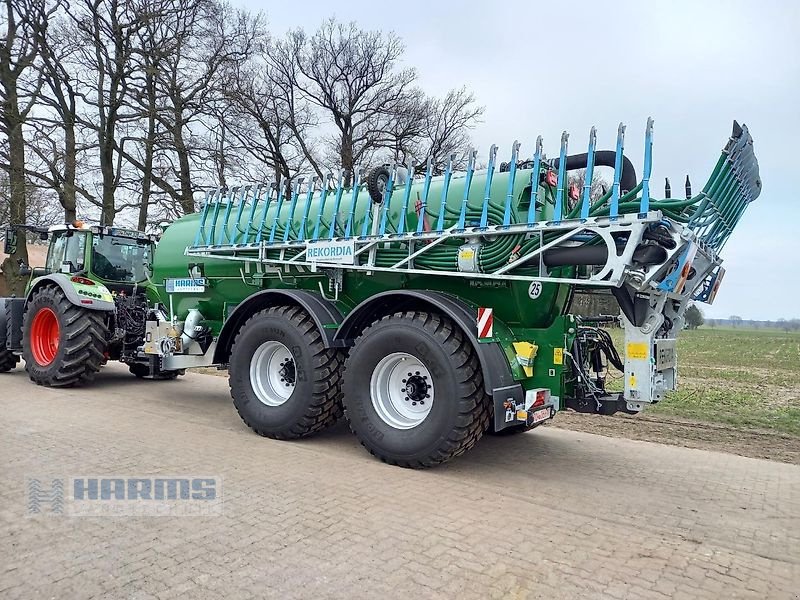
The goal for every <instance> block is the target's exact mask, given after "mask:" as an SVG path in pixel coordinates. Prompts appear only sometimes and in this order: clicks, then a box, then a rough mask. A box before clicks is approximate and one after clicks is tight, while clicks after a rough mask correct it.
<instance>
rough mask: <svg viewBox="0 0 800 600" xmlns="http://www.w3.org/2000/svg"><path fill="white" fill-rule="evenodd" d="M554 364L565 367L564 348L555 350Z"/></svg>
mask: <svg viewBox="0 0 800 600" xmlns="http://www.w3.org/2000/svg"><path fill="white" fill-rule="evenodd" d="M553 364H554V365H563V364H564V349H563V348H553Z"/></svg>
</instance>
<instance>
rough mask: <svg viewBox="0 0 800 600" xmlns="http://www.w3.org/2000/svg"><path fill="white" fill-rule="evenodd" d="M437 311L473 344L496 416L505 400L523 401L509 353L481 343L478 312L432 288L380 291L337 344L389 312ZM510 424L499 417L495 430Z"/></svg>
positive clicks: (342, 330)
mask: <svg viewBox="0 0 800 600" xmlns="http://www.w3.org/2000/svg"><path fill="white" fill-rule="evenodd" d="M431 309H433V310H436V311H438V312H441V313H444V314H445V315H447V316H448V317H450V318H451V319H452V320H453V321H455V322H456V323H457V324H458V325H459V326H460V327H461V329H462V330H463V332H464V334H465V335H466V336H467V338H468V339H469V340H470V342H471V343H472V346H473V348H474V349H475V353H476V354H477V355H478V360H479V361H480V363H481V370H482V371H483V381H484V385H485V387H486V391H487V392H488V393H489V394H491V395H492V398H493V400H494V407H495V411H494V412H495V415H497V414H501V413H502V414H505V411H504V408H503V406H504V403H505V402H506V401H511V402H514V403H520V402H523V401H524V399H525V392H524V390H523V389H522V385H521V384H520V383H518V382H517V381H515V380H514V376H513V374H512V373H511V368H510V367H509V364H508V361H507V360H506V356H505V353H504V352H503V349H502V347H501V346H500V344H498V343H496V342H494V343H487V344H481V343H478V337H477V331H476V320H475V319H476V311H475V309H474V308H472V307H470V306H469V305H468V304H467V303H466V302H464V301H463V300H461V299H459V298H456V297H455V296H451V295H449V294H445V293H442V292H434V291H429V290H391V291H388V292H383V293H380V294H376V295H375V296H373V297H371V298H369V299H368V300H365V301H364V302H362V303H361V304H359V305H358V306H357V307H356V308H354V309H353V310H352V311H350V312H349V313H348V315H347V317H346V318H345V320H344V321H343V322H342V324H341V326H340V327H339V329H338V331H337V332H336V335H335V336H334V341H335V345H337V346H341V345H343V346H351V345H352V344H353V341H354V340H355V338H356V337H357V336H358V335H359V334H360V333H361V331H362V330H363V329H364V328H365V327H366V326H367V325H369V324H370V323H372V322H373V321H375V319H376V318H380V317H382V316H385V315H387V314H391V313H394V312H398V311H402V310H431ZM504 427H506V423H505V422H503V421H502V420H501V421H497V419H495V430H500V429H503V428H504Z"/></svg>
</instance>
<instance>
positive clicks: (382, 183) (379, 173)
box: [367, 167, 391, 204]
mask: <svg viewBox="0 0 800 600" xmlns="http://www.w3.org/2000/svg"><path fill="white" fill-rule="evenodd" d="M390 176H391V173H390V172H389V168H388V167H375V168H374V169H372V170H371V171H370V172H369V174H368V175H367V191H368V192H369V197H370V198H372V201H373V202H374V203H375V204H380V203H381V202H383V194H384V192H386V186H387V185H388V184H389V177H390Z"/></svg>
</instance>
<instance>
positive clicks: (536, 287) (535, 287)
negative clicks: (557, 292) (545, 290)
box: [528, 281, 542, 300]
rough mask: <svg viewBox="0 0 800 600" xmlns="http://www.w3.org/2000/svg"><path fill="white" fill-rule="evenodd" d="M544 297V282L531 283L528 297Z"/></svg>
mask: <svg viewBox="0 0 800 600" xmlns="http://www.w3.org/2000/svg"><path fill="white" fill-rule="evenodd" d="M541 295H542V282H541V281H531V285H530V287H529V288H528V296H530V297H531V298H532V299H534V300H535V299H536V298H538V297H539V296H541Z"/></svg>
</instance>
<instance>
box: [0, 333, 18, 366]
mask: <svg viewBox="0 0 800 600" xmlns="http://www.w3.org/2000/svg"><path fill="white" fill-rule="evenodd" d="M0 342H2V343H5V340H0ZM18 362H19V356H17V355H16V354H14V353H13V352H9V351H8V350H6V349H5V348H3V349H2V350H0V373H6V372H8V371H10V370H11V369H13V368H14V367H16V366H17V363H18Z"/></svg>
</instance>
